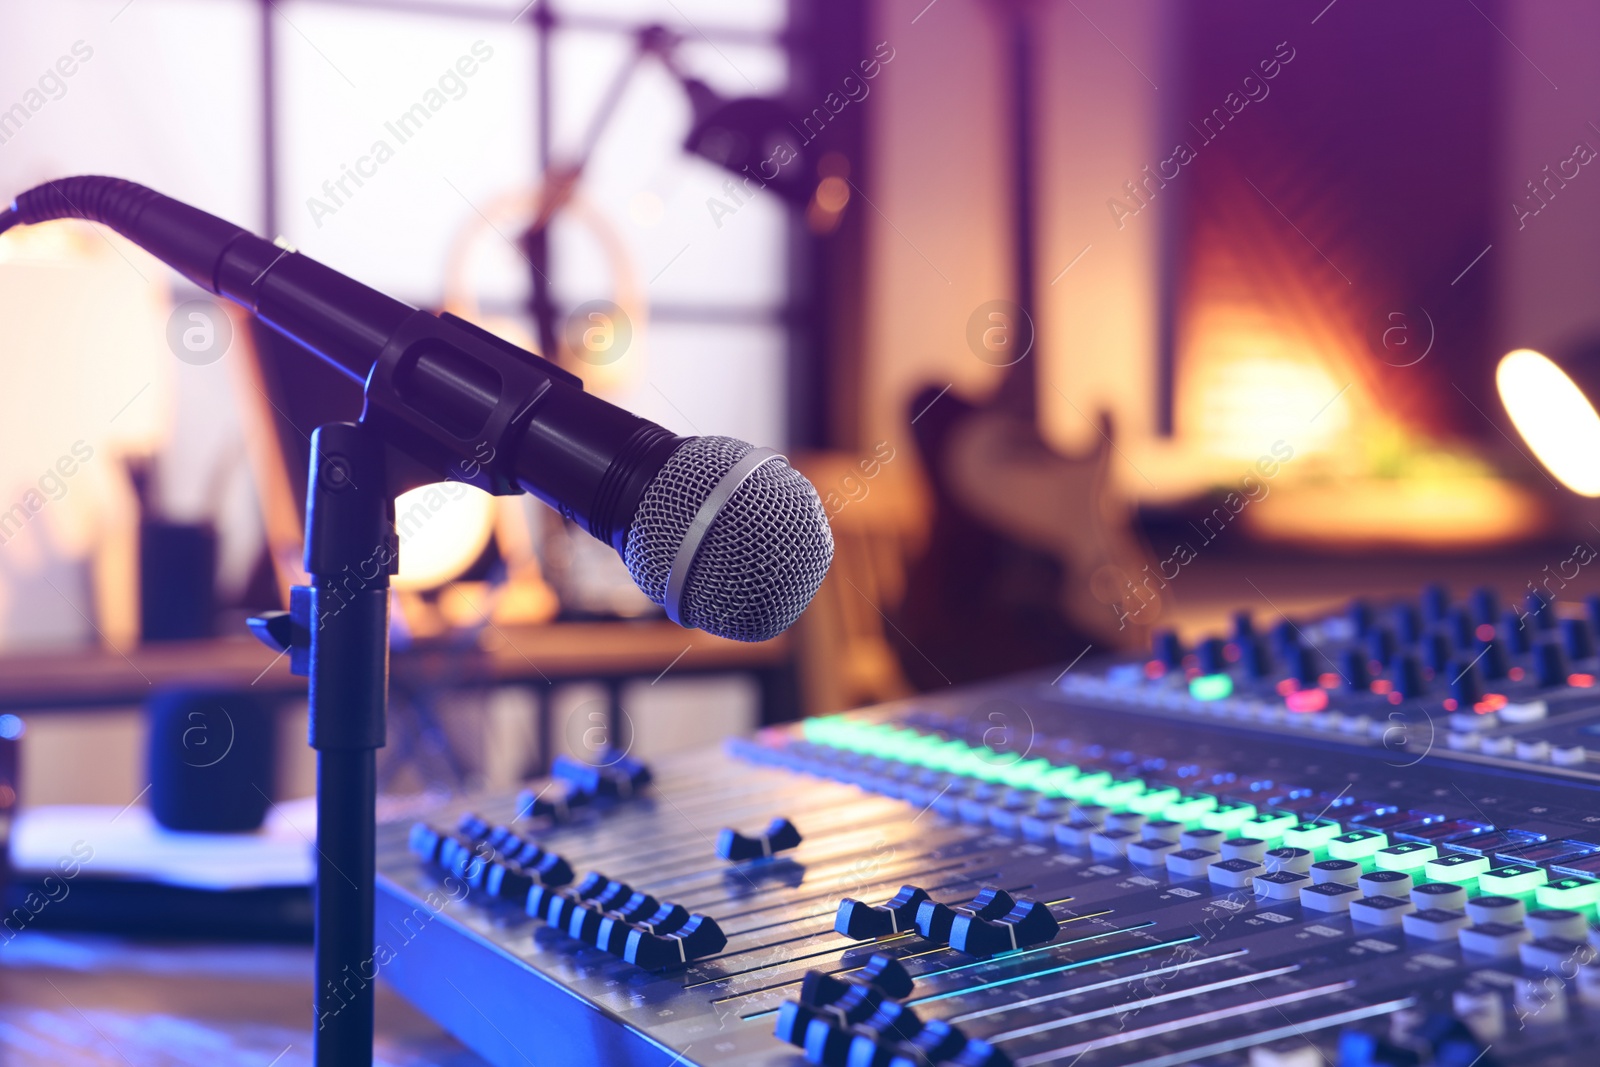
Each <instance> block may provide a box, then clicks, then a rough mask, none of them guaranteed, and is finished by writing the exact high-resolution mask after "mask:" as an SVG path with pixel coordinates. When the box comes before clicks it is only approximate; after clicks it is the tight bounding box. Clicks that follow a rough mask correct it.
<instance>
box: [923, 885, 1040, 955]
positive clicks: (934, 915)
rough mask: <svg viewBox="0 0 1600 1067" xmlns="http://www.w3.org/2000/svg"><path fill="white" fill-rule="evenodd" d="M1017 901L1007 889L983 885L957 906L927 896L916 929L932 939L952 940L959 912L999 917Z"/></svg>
mask: <svg viewBox="0 0 1600 1067" xmlns="http://www.w3.org/2000/svg"><path fill="white" fill-rule="evenodd" d="M1016 904H1017V902H1016V901H1015V900H1013V899H1011V894H1010V893H1007V892H1006V891H1005V890H1004V889H995V888H993V887H989V888H986V889H983V890H982V891H980V892H979V893H978V895H977V896H975V897H973V898H972V900H971V901H970V902H969V903H966V904H962V905H960V906H959V907H958V908H952V907H950V906H949V905H948V904H941V903H939V902H938V901H937V900H924V901H923V902H922V904H921V906H920V907H918V908H917V933H919V934H921V935H922V936H923V937H925V938H927V939H928V940H929V941H937V942H939V943H940V944H944V943H946V942H948V941H949V940H950V929H951V927H952V926H954V925H955V921H956V914H957V913H958V912H962V913H965V914H967V915H976V916H978V917H979V918H983V919H998V918H1000V917H1001V916H1002V915H1004V914H1006V913H1007V912H1009V911H1010V910H1011V909H1012V908H1014V907H1016Z"/></svg>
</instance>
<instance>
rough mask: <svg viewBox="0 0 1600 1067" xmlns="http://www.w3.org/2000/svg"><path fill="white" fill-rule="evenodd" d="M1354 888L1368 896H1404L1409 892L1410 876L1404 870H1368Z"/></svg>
mask: <svg viewBox="0 0 1600 1067" xmlns="http://www.w3.org/2000/svg"><path fill="white" fill-rule="evenodd" d="M1356 888H1357V889H1359V890H1361V892H1363V893H1365V894H1366V895H1367V896H1369V897H1404V896H1409V895H1410V894H1411V876H1410V875H1409V874H1407V873H1406V872H1404V871H1368V872H1367V873H1366V874H1363V875H1362V876H1361V877H1360V878H1359V879H1357V880H1356Z"/></svg>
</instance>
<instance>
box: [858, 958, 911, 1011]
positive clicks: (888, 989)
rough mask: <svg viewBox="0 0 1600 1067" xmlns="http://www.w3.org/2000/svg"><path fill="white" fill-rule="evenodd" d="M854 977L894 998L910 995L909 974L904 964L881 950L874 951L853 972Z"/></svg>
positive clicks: (899, 998) (898, 998) (901, 998)
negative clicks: (864, 962) (860, 966)
mask: <svg viewBox="0 0 1600 1067" xmlns="http://www.w3.org/2000/svg"><path fill="white" fill-rule="evenodd" d="M855 978H856V980H857V981H861V982H866V983H867V984H868V985H875V986H877V987H878V988H879V989H881V990H883V991H884V993H885V994H887V995H888V996H891V997H893V998H894V999H895V1000H904V999H905V998H906V997H909V996H910V995H911V974H910V972H908V971H907V970H906V968H905V964H903V963H901V962H900V961H899V960H897V959H895V958H894V957H893V956H889V955H885V954H884V953H882V952H874V953H873V954H872V958H871V959H869V960H867V962H866V965H865V966H863V967H862V968H861V969H860V970H859V971H857V972H856V973H855Z"/></svg>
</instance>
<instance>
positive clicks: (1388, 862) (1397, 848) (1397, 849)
mask: <svg viewBox="0 0 1600 1067" xmlns="http://www.w3.org/2000/svg"><path fill="white" fill-rule="evenodd" d="M1372 858H1373V860H1374V861H1375V862H1376V863H1377V865H1378V869H1379V870H1384V871H1414V870H1417V869H1418V868H1419V867H1423V866H1426V865H1427V862H1428V861H1429V860H1433V859H1438V858H1439V850H1438V849H1437V848H1435V847H1434V846H1433V845H1425V844H1423V843H1422V842H1420V841H1402V842H1400V844H1398V845H1390V846H1389V847H1388V848H1380V849H1379V850H1378V851H1377V852H1374V853H1373V854H1372Z"/></svg>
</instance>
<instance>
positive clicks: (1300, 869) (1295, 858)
mask: <svg viewBox="0 0 1600 1067" xmlns="http://www.w3.org/2000/svg"><path fill="white" fill-rule="evenodd" d="M1315 858H1316V857H1315V856H1313V855H1312V853H1311V850H1310V849H1306V848H1274V849H1269V850H1268V851H1267V854H1266V856H1265V857H1264V858H1263V860H1262V862H1263V863H1264V864H1266V868H1267V870H1269V871H1289V872H1290V873H1292V874H1310V873H1311V861H1312V860H1313V859H1315Z"/></svg>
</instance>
